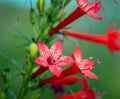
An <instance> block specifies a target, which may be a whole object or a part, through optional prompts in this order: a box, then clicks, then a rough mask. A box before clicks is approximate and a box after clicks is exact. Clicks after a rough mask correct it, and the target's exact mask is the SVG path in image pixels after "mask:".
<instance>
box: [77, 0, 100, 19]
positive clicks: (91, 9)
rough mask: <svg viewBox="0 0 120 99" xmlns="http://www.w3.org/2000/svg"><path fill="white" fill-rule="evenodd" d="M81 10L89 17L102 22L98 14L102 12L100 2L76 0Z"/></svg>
mask: <svg viewBox="0 0 120 99" xmlns="http://www.w3.org/2000/svg"><path fill="white" fill-rule="evenodd" d="M76 1H77V4H78V6H79V7H80V9H82V10H83V11H84V12H85V13H86V14H87V15H88V16H90V17H92V18H96V19H99V20H101V19H102V18H101V17H100V16H99V15H97V14H96V12H98V11H100V9H101V4H100V2H95V1H94V2H90V3H89V2H88V0H76Z"/></svg>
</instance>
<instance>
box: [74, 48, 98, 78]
mask: <svg viewBox="0 0 120 99" xmlns="http://www.w3.org/2000/svg"><path fill="white" fill-rule="evenodd" d="M73 58H74V59H75V62H76V66H77V67H78V68H79V69H80V71H81V72H82V73H83V74H84V75H85V76H87V77H89V78H93V79H98V77H97V75H95V74H94V73H93V72H91V71H90V70H91V69H92V68H93V67H94V66H95V64H94V62H93V61H92V60H90V59H82V53H81V50H80V48H79V47H78V46H77V47H76V48H75V51H74V52H73Z"/></svg>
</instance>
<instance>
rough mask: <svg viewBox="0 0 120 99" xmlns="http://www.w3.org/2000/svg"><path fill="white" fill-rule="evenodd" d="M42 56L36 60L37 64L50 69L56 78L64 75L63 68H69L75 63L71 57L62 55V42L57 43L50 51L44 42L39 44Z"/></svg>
mask: <svg viewBox="0 0 120 99" xmlns="http://www.w3.org/2000/svg"><path fill="white" fill-rule="evenodd" d="M38 49H39V52H40V56H39V57H37V58H36V59H35V63H37V64H40V65H41V66H43V67H48V68H49V69H50V71H51V72H52V73H53V74H55V75H56V76H60V74H61V73H62V69H61V66H67V65H69V64H71V63H72V62H73V59H72V58H71V57H69V56H63V55H62V42H60V41H58V42H55V43H54V44H53V45H52V46H51V48H50V49H49V48H48V47H47V46H46V45H45V44H43V43H42V42H38Z"/></svg>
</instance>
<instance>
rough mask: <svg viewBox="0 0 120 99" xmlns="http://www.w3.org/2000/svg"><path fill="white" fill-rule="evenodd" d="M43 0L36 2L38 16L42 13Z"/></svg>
mask: <svg viewBox="0 0 120 99" xmlns="http://www.w3.org/2000/svg"><path fill="white" fill-rule="evenodd" d="M44 6H45V0H37V8H38V10H39V12H40V15H43V13H44Z"/></svg>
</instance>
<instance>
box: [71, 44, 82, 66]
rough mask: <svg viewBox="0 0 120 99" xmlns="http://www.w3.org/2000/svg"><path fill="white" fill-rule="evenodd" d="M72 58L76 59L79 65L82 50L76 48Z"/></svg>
mask: <svg viewBox="0 0 120 99" xmlns="http://www.w3.org/2000/svg"><path fill="white" fill-rule="evenodd" d="M72 56H73V58H74V59H75V61H76V63H77V64H79V63H80V62H81V60H82V53H81V50H80V48H79V47H78V46H76V48H75V50H74V52H73V54H72Z"/></svg>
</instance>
